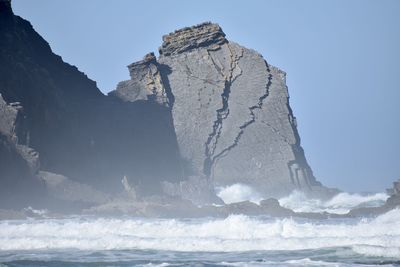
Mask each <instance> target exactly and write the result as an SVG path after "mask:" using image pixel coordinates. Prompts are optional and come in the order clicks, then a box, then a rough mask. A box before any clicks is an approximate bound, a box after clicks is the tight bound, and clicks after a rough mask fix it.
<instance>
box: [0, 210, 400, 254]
mask: <svg viewBox="0 0 400 267" xmlns="http://www.w3.org/2000/svg"><path fill="white" fill-rule="evenodd" d="M329 247H350V248H352V249H353V250H354V252H355V253H360V254H363V255H364V254H365V255H372V256H376V255H377V254H378V255H380V256H386V255H387V256H390V257H400V251H399V248H400V210H398V209H396V210H392V211H390V212H388V213H386V214H383V215H381V216H378V217H376V218H370V219H366V218H364V219H357V220H355V219H348V220H335V221H304V220H300V221H297V220H294V219H262V218H257V217H248V216H244V215H231V216H229V217H228V218H226V219H213V220H205V219H201V220H200V219H197V220H177V219H105V218H99V219H94V218H92V219H89V218H72V219H46V220H21V221H20V220H17V221H1V222H0V251H11V250H35V249H47V250H49V249H79V250H117V249H140V250H142V249H152V250H172V251H211V252H222V251H227V252H229V251H231V252H236V251H253V250H258V251H267V250H268V251H269V250H304V249H319V248H329ZM385 253H387V254H386V255H385Z"/></svg>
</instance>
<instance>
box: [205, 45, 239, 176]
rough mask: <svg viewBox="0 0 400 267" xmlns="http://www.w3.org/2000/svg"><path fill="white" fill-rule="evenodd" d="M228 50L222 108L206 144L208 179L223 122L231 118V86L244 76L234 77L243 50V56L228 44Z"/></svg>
mask: <svg viewBox="0 0 400 267" xmlns="http://www.w3.org/2000/svg"><path fill="white" fill-rule="evenodd" d="M227 46H228V49H229V51H230V59H231V60H230V68H229V71H228V74H227V75H224V78H225V82H224V90H223V92H222V94H221V100H222V107H221V108H219V109H217V110H216V113H217V117H216V120H215V121H214V122H213V126H212V132H211V133H210V134H209V135H208V138H207V141H206V142H205V144H204V145H205V150H204V155H205V159H204V163H203V173H204V175H206V176H207V177H210V176H211V169H212V166H213V164H214V162H215V157H214V153H215V150H216V148H217V144H218V140H219V138H220V136H221V132H222V126H223V121H224V120H225V119H226V118H227V117H228V116H229V112H230V110H229V96H230V93H231V86H232V83H233V82H234V81H235V80H236V79H237V77H238V76H240V75H241V74H242V71H241V70H240V73H239V74H238V75H236V76H234V71H235V69H236V68H238V61H239V59H240V58H241V57H242V56H243V50H241V54H236V53H233V51H232V48H231V46H230V45H229V44H227ZM208 55H209V57H210V59H211V61H212V63H213V65H214V66H215V68H216V69H217V71H218V73H219V74H221V75H223V73H222V71H221V69H220V68H219V67H217V65H216V64H215V61H214V60H213V58H212V56H211V54H210V53H209V52H208Z"/></svg>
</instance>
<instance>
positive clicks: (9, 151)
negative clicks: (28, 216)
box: [0, 94, 44, 208]
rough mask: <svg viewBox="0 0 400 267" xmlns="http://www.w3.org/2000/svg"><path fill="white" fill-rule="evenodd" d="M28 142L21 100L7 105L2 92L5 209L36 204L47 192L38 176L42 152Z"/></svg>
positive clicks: (0, 196)
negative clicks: (28, 144) (38, 151)
mask: <svg viewBox="0 0 400 267" xmlns="http://www.w3.org/2000/svg"><path fill="white" fill-rule="evenodd" d="M28 139H29V138H28ZM26 141H27V134H26V132H25V130H24V115H23V110H22V107H21V106H20V104H19V103H11V104H10V105H9V104H7V103H6V102H5V101H4V99H3V98H2V96H1V94H0V178H1V179H0V181H1V186H0V203H1V207H3V208H4V207H6V208H14V207H19V206H20V205H23V204H26V203H27V202H30V203H35V202H36V201H37V200H38V198H40V194H42V193H43V192H44V188H43V184H42V183H41V182H40V181H39V179H37V177H36V174H37V172H38V170H39V167H40V162H39V154H38V153H37V152H36V151H35V150H33V149H32V148H30V147H28V146H27V145H26Z"/></svg>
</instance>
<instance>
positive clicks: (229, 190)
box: [216, 183, 263, 204]
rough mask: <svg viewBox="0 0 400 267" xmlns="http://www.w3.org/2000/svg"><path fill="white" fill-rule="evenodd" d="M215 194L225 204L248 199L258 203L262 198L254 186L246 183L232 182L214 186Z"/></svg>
mask: <svg viewBox="0 0 400 267" xmlns="http://www.w3.org/2000/svg"><path fill="white" fill-rule="evenodd" d="M216 192H217V196H218V197H220V198H221V199H222V200H223V201H224V202H225V204H231V203H236V202H241V201H246V200H248V201H250V202H253V203H256V204H259V203H260V201H261V200H263V197H262V195H261V194H260V193H259V192H257V191H256V190H255V189H254V188H252V187H251V186H249V185H246V184H241V183H237V184H233V185H229V186H226V187H218V188H216Z"/></svg>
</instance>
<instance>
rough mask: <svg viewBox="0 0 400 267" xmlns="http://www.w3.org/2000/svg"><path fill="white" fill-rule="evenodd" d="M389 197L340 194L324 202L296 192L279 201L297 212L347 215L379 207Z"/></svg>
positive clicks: (380, 194)
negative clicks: (354, 211)
mask: <svg viewBox="0 0 400 267" xmlns="http://www.w3.org/2000/svg"><path fill="white" fill-rule="evenodd" d="M388 197H389V196H388V195H387V194H385V193H376V194H367V195H361V194H350V193H339V194H337V195H335V196H334V197H333V198H332V199H330V200H327V201H322V200H320V199H312V198H308V197H307V196H306V195H305V194H304V193H302V192H299V191H294V192H293V193H292V194H290V195H289V196H287V197H284V198H281V199H279V203H280V204H281V205H282V206H284V207H286V208H289V209H292V210H294V211H296V212H324V211H326V212H330V213H336V214H346V213H348V212H349V211H350V210H351V209H353V208H356V207H377V206H380V205H382V204H384V203H385V201H386V200H387V198H388Z"/></svg>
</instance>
